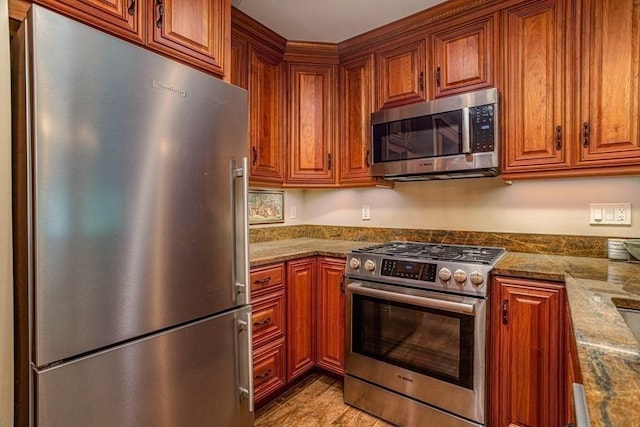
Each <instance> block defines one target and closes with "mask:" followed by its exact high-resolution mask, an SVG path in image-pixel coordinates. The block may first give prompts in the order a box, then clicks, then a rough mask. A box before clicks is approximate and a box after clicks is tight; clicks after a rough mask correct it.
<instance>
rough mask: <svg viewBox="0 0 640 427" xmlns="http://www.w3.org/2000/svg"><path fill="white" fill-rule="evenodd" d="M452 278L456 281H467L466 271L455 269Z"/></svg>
mask: <svg viewBox="0 0 640 427" xmlns="http://www.w3.org/2000/svg"><path fill="white" fill-rule="evenodd" d="M453 279H454V280H455V281H456V282H458V283H460V284H463V283H464V282H466V281H467V273H465V272H464V271H462V270H456V271H454V272H453Z"/></svg>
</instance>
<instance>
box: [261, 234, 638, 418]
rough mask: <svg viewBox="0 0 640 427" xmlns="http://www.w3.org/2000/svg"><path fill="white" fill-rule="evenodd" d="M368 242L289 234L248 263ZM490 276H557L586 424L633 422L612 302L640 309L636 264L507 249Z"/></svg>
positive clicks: (621, 330)
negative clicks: (574, 348)
mask: <svg viewBox="0 0 640 427" xmlns="http://www.w3.org/2000/svg"><path fill="white" fill-rule="evenodd" d="M373 244H375V243H373V242H362V241H350V240H327V239H310V238H297V239H289V240H278V241H271V242H265V243H252V244H251V245H250V259H251V266H252V267H255V266H259V265H264V264H269V263H273V262H280V261H286V260H290V259H295V258H301V257H306V256H316V255H320V256H330V257H341V258H344V257H345V252H348V251H350V250H353V249H357V248H360V247H365V246H370V245H373ZM493 273H494V274H496V275H504V276H512V277H519V278H527V279H537V280H548V281H557V282H564V283H565V284H566V290H567V301H568V303H569V310H570V313H571V320H572V325H573V332H574V336H575V339H576V346H577V350H578V362H579V365H580V371H581V374H582V380H583V384H584V388H585V394H586V399H587V407H588V410H589V418H590V421H591V425H592V426H594V427H595V426H607V427H610V426H611V427H613V426H615V427H617V426H620V427H622V426H625V427H627V426H632V425H639V424H640V421H638V420H640V343H639V342H638V340H636V338H635V337H634V336H633V334H632V333H631V330H630V329H629V328H628V327H627V325H626V323H625V322H624V321H623V320H622V317H620V315H619V313H618V311H617V308H616V306H618V307H624V308H632V309H638V310H640V264H631V263H620V262H612V261H608V260H606V259H602V258H583V257H569V256H559V255H540V254H529V253H521V252H508V253H507V254H506V255H505V256H504V257H503V258H502V259H501V260H500V261H499V262H498V263H497V264H496V266H495V267H494V270H493Z"/></svg>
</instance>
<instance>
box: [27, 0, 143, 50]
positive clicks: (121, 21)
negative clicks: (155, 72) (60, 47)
mask: <svg viewBox="0 0 640 427" xmlns="http://www.w3.org/2000/svg"><path fill="white" fill-rule="evenodd" d="M34 3H40V4H42V5H44V6H47V7H49V8H51V9H53V10H56V11H58V12H61V13H63V14H65V15H69V16H71V17H73V18H76V19H78V20H79V21H83V22H85V23H87V24H89V25H91V26H94V27H97V28H99V29H101V30H104V31H106V32H109V33H111V34H115V35H117V36H120V37H123V38H125V39H127V40H130V41H133V42H136V43H140V44H141V43H143V41H144V37H145V28H144V25H145V18H146V10H147V0H36V1H34Z"/></svg>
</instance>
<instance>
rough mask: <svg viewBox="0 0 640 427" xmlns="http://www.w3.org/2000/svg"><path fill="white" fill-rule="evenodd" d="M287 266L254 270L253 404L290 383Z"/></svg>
mask: <svg viewBox="0 0 640 427" xmlns="http://www.w3.org/2000/svg"><path fill="white" fill-rule="evenodd" d="M284 279H285V266H284V263H277V264H271V265H267V266H264V267H257V268H253V269H251V274H250V282H251V304H252V311H251V323H252V328H253V386H254V401H255V403H256V404H260V403H261V402H262V401H264V399H265V398H267V397H268V396H270V395H272V394H273V393H274V392H276V391H278V390H280V389H281V388H282V387H283V386H284V385H286V383H287V372H286V360H287V352H286V329H287V328H286V324H287V323H286V298H285V286H284Z"/></svg>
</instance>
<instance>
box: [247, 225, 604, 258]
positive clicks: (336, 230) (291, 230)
mask: <svg viewBox="0 0 640 427" xmlns="http://www.w3.org/2000/svg"><path fill="white" fill-rule="evenodd" d="M299 237H307V238H313V239H330V240H354V241H361V242H386V241H389V240H406V241H416V242H431V243H446V244H458V245H480V246H498V247H503V248H505V249H507V250H508V251H511V252H527V253H533V254H549V255H566V256H579V257H592V258H606V257H607V249H606V243H607V238H606V237H599V236H562V235H553V234H525V233H493V232H476V231H446V230H417V229H405V228H372V227H338V226H323V225H294V226H282V227H264V228H251V230H250V241H251V242H252V243H259V242H268V241H272V240H284V239H295V238H299Z"/></svg>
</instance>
